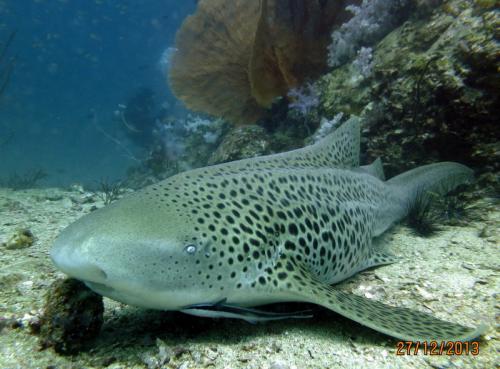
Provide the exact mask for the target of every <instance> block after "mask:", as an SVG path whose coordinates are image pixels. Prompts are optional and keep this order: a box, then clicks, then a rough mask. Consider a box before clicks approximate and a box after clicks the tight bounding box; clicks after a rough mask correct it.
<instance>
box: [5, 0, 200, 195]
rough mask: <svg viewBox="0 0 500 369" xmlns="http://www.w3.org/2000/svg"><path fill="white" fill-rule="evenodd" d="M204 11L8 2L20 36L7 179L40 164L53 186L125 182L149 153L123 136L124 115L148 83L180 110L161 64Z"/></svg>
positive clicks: (182, 5) (69, 0)
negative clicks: (184, 25) (178, 35)
mask: <svg viewBox="0 0 500 369" xmlns="http://www.w3.org/2000/svg"><path fill="white" fill-rule="evenodd" d="M195 5H196V1H195V0H190V1H187V0H186V1H178V0H145V1H127V0H6V1H5V0H0V44H2V43H4V42H5V40H6V39H7V38H8V35H9V33H10V32H11V31H13V30H15V31H16V32H17V33H16V36H15V39H14V41H13V43H12V45H11V47H10V48H9V50H8V56H9V57H15V58H16V62H15V66H14V70H13V74H12V77H11V80H10V83H9V85H8V87H7V90H6V91H5V93H4V95H3V96H2V98H1V99H0V143H1V142H2V141H3V140H2V138H3V139H5V138H6V137H12V139H11V140H10V141H9V143H8V144H7V145H3V146H2V147H0V178H2V177H6V176H8V175H10V174H11V173H13V172H18V173H23V172H24V171H27V170H31V169H38V168H40V169H43V170H44V171H45V172H47V174H48V177H47V178H46V179H45V180H44V181H43V184H44V185H46V186H50V185H58V186H66V185H69V184H71V183H83V184H91V183H92V182H95V181H96V180H99V179H103V178H106V179H109V180H114V179H118V178H123V177H124V176H125V172H126V169H127V168H128V167H130V166H131V165H134V164H136V163H135V161H134V159H133V157H134V158H140V157H143V156H144V155H145V153H144V152H142V151H141V149H140V147H138V146H137V145H134V143H132V142H130V141H129V140H128V139H127V138H126V137H125V136H124V135H123V129H122V127H120V124H121V123H120V122H119V119H117V116H116V115H115V113H114V112H115V111H116V110H117V109H118V108H119V104H125V102H126V101H127V99H128V98H130V97H131V96H133V95H134V94H135V93H136V91H137V89H139V88H141V87H147V88H149V89H151V90H153V91H154V94H155V100H156V102H157V104H158V105H159V106H160V105H162V104H163V105H164V106H166V107H167V109H172V114H174V110H176V111H178V109H179V106H178V103H176V102H175V99H174V98H173V97H172V95H171V94H170V92H169V90H168V86H167V83H166V78H165V76H164V74H163V73H162V71H161V68H160V67H159V65H158V62H159V60H160V57H161V55H162V53H163V51H164V50H165V49H167V48H168V47H170V46H172V45H173V44H174V38H175V32H176V30H177V28H178V27H179V25H180V24H181V22H182V21H183V19H184V18H185V17H186V15H188V14H189V13H191V12H193V11H194V9H195ZM103 132H105V133H103ZM107 135H108V136H107ZM111 137H112V138H113V139H117V140H119V141H120V142H121V143H122V144H123V146H120V145H118V144H116V143H115V141H114V140H112V139H111ZM124 148H126V149H124Z"/></svg>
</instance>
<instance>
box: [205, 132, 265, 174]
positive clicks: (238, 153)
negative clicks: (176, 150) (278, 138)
mask: <svg viewBox="0 0 500 369" xmlns="http://www.w3.org/2000/svg"><path fill="white" fill-rule="evenodd" d="M270 140H271V137H270V135H269V134H268V133H267V132H266V130H265V129H264V128H262V127H260V126H257V125H253V124H252V125H247V126H243V127H235V128H234V129H232V130H231V131H229V132H228V133H227V134H226V135H225V136H224V139H223V140H222V142H221V144H220V145H219V146H218V147H217V150H215V151H214V152H213V153H212V155H211V156H210V159H209V161H208V163H209V164H219V163H225V162H228V161H233V160H239V159H244V158H253V157H256V156H261V155H267V154H269V153H270V142H269V141H270Z"/></svg>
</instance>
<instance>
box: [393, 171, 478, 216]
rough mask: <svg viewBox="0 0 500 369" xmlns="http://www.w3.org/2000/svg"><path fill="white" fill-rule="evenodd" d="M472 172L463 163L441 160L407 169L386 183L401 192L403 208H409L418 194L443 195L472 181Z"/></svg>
mask: <svg viewBox="0 0 500 369" xmlns="http://www.w3.org/2000/svg"><path fill="white" fill-rule="evenodd" d="M473 178H474V173H473V171H472V169H470V168H468V167H466V166H465V165H462V164H458V163H453V162H442V163H435V164H429V165H423V166H421V167H418V168H415V169H412V170H409V171H407V172H404V173H402V174H400V175H397V176H395V177H393V178H391V179H389V180H388V181H387V182H386V183H387V184H388V185H389V186H391V187H393V188H394V189H395V190H397V191H401V192H402V193H403V198H404V201H406V206H405V208H406V209H407V210H410V209H411V208H412V205H413V204H415V202H416V201H417V199H418V197H419V196H422V195H425V194H435V195H438V196H443V195H445V194H447V193H448V192H450V191H453V190H454V189H455V188H457V187H458V186H459V185H461V184H464V183H468V182H472V180H473Z"/></svg>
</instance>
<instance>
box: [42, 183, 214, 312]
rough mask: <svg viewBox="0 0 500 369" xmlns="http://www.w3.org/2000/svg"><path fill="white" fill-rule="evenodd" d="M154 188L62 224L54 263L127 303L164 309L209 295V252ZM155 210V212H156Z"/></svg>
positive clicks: (180, 216)
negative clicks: (70, 222)
mask: <svg viewBox="0 0 500 369" xmlns="http://www.w3.org/2000/svg"><path fill="white" fill-rule="evenodd" d="M155 192H156V191H155V190H150V191H146V193H142V194H141V195H139V196H137V195H135V194H134V195H132V196H130V197H129V198H125V199H122V200H121V201H119V202H117V203H115V204H111V205H109V206H107V207H105V208H102V209H99V210H97V211H95V212H93V213H90V214H88V215H86V216H84V217H82V218H81V219H79V220H78V221H76V222H75V223H73V224H71V225H69V226H68V227H67V228H66V229H64V230H63V231H62V232H61V234H60V235H59V236H58V238H57V239H56V241H55V243H54V245H53V247H52V249H51V252H50V255H51V258H52V260H53V262H54V264H55V265H56V266H57V267H58V269H60V270H61V271H63V272H64V273H66V274H68V275H69V276H70V277H73V278H76V279H79V280H81V281H83V282H85V283H86V285H87V286H88V287H89V288H91V289H92V290H94V291H95V292H97V293H99V294H101V295H103V296H106V297H109V298H112V299H114V300H117V301H120V302H124V303H127V304H130V305H135V306H142V307H147V308H158V309H164V310H178V309H180V308H181V307H182V306H185V305H190V304H194V303H198V302H202V301H210V300H212V299H214V298H218V296H214V293H213V289H209V288H207V286H206V285H205V284H206V278H207V277H206V275H205V274H206V271H208V270H209V264H210V265H211V264H212V263H213V262H214V261H213V259H214V257H216V256H215V255H213V254H212V253H210V251H209V247H210V245H209V243H206V242H205V243H202V241H201V240H200V239H198V238H197V237H196V236H193V235H194V234H196V233H195V232H194V233H193V232H192V231H193V229H194V228H195V227H196V226H195V225H193V224H192V222H191V221H190V219H189V217H184V216H182V214H179V213H178V212H177V211H176V208H175V207H168V206H166V205H163V203H162V202H161V201H160V199H157V196H156V195H155ZM159 211H161V214H159Z"/></svg>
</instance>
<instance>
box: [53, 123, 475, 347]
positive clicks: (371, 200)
mask: <svg viewBox="0 0 500 369" xmlns="http://www.w3.org/2000/svg"><path fill="white" fill-rule="evenodd" d="M359 132H360V128H359V121H358V120H357V119H355V118H353V119H350V120H349V121H347V122H346V123H345V124H344V125H342V126H341V127H340V128H338V129H337V130H336V131H335V132H333V133H332V134H331V135H329V136H327V137H325V138H324V139H323V140H322V141H320V142H318V143H317V144H315V145H313V146H309V147H306V148H303V149H299V150H294V151H290V152H287V153H282V154H276V155H269V156H264V157H260V158H254V159H246V160H241V161H236V162H232V163H226V164H220V165H215V166H212V167H206V168H200V169H196V170H191V171H188V172H184V173H181V174H178V175H176V176H173V177H170V178H168V179H166V180H164V181H162V182H160V183H157V184H155V185H152V186H149V187H147V188H145V189H143V190H141V191H138V192H136V193H134V194H132V195H130V196H129V197H127V198H124V199H122V200H120V201H117V202H115V203H113V204H111V205H109V206H107V207H105V208H103V209H100V210H98V211H96V212H94V213H91V214H89V215H86V216H84V217H83V218H81V219H80V220H78V221H76V222H75V223H73V224H71V225H70V226H68V227H67V228H66V229H65V230H64V231H63V232H62V233H61V234H60V236H59V237H58V238H57V240H56V242H55V244H54V246H53V248H52V250H51V257H52V259H53V261H54V263H55V264H56V266H57V267H58V268H59V269H61V270H62V271H63V272H65V273H66V274H68V275H70V276H71V277H74V278H77V279H80V280H82V281H84V282H85V283H86V284H87V285H88V286H89V287H90V288H91V289H92V290H94V291H96V292H97V293H99V294H102V295H104V296H107V297H110V298H112V299H114V300H117V301H121V302H124V303H127V304H131V305H136V306H142V307H146V308H154V309H162V310H181V311H183V312H186V313H191V314H194V315H201V316H225V317H238V318H243V319H246V320H250V321H254V320H266V319H276V318H280V317H289V316H295V315H294V314H290V315H288V314H283V315H280V314H276V313H265V312H261V311H259V310H255V309H251V308H250V307H252V306H258V305H263V304H268V303H275V302H284V301H304V302H310V303H315V304H318V305H322V306H324V307H326V308H328V309H331V310H333V311H335V312H337V313H339V314H341V315H344V316H346V317H348V318H350V319H352V320H355V321H356V322H359V323H361V324H363V325H365V326H368V327H370V328H373V329H375V330H377V331H379V332H383V333H385V334H387V335H390V336H394V337H397V338H399V339H406V340H453V341H454V340H470V339H473V338H476V337H478V336H479V335H480V334H481V333H482V331H483V330H484V327H483V326H480V327H478V328H468V327H464V326H461V325H457V324H454V323H449V322H446V321H443V320H439V319H437V318H435V317H433V316H431V315H429V314H426V313H423V312H419V311H413V310H410V309H406V308H399V307H391V306H388V305H385V304H383V303H380V302H378V301H373V300H369V299H366V298H364V297H361V296H357V295H354V294H350V293H347V292H343V291H339V290H337V289H335V288H334V287H332V286H331V285H332V284H334V283H337V282H340V281H342V280H345V279H346V278H349V277H350V276H352V275H353V274H355V273H357V272H359V271H362V270H364V269H366V268H368V267H372V266H375V265H381V264H386V263H390V262H393V261H394V258H393V257H391V256H389V255H387V254H384V253H383V252H381V251H379V250H377V249H376V248H375V246H374V245H372V238H373V237H376V236H379V235H381V234H382V233H383V232H384V231H386V230H387V229H388V228H389V227H390V226H391V225H393V224H394V223H395V222H397V221H399V220H401V219H402V218H403V217H405V215H406V214H407V213H408V211H409V208H410V207H411V204H412V202H414V201H415V198H416V196H417V194H418V193H419V191H433V192H437V193H440V194H444V193H446V192H448V191H450V190H451V189H453V188H455V187H456V186H457V185H459V184H461V183H463V182H466V181H468V180H469V179H471V178H472V171H471V170H470V169H468V168H467V167H465V166H463V165H460V164H457V163H450V162H446V163H437V164H431V165H425V166H422V167H419V168H417V169H414V170H410V171H408V172H406V173H403V174H401V175H398V176H396V177H394V178H392V179H390V180H388V181H384V180H383V173H382V170H381V164H380V161H376V162H375V163H374V164H372V165H371V166H366V167H359ZM299 316H300V315H299Z"/></svg>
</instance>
